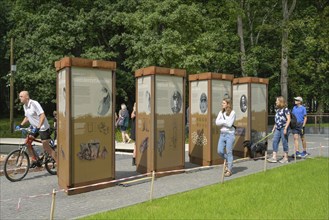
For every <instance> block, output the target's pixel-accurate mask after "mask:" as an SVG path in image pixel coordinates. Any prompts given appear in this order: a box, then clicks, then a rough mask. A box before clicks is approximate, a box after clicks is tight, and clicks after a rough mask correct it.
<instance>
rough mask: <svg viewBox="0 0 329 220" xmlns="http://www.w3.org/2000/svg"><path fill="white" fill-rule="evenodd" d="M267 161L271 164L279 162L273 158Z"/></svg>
mask: <svg viewBox="0 0 329 220" xmlns="http://www.w3.org/2000/svg"><path fill="white" fill-rule="evenodd" d="M267 161H268V162H270V163H276V162H278V161H277V159H275V158H273V157H271V158H269V159H267Z"/></svg>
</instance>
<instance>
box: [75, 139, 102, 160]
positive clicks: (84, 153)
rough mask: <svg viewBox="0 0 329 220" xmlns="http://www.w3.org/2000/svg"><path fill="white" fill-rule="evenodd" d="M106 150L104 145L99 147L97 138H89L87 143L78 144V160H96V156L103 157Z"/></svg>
mask: <svg viewBox="0 0 329 220" xmlns="http://www.w3.org/2000/svg"><path fill="white" fill-rule="evenodd" d="M107 154H108V152H107V150H106V147H105V146H104V147H103V149H102V150H101V149H100V144H99V141H98V140H91V141H90V142H88V143H81V144H80V152H78V154H77V156H78V157H79V159H80V160H96V159H97V158H101V159H105V158H106V156H107Z"/></svg>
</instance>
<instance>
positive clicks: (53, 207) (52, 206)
mask: <svg viewBox="0 0 329 220" xmlns="http://www.w3.org/2000/svg"><path fill="white" fill-rule="evenodd" d="M55 198H56V191H55V189H53V194H52V201H51V209H50V217H49V218H50V219H51V220H52V219H54V210H55Z"/></svg>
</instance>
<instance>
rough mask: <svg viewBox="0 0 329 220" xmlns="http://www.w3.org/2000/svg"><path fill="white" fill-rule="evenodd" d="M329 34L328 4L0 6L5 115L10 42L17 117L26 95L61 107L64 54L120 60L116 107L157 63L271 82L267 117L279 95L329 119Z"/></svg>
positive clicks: (214, 0)
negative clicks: (59, 72)
mask: <svg viewBox="0 0 329 220" xmlns="http://www.w3.org/2000/svg"><path fill="white" fill-rule="evenodd" d="M328 36H329V1H327V0H300V1H297V0H281V1H277V0H261V1H260V0H208V1H206V0H93V1H87V0H74V1H73V0H72V1H70V0H0V66H1V68H0V84H1V93H0V98H1V99H0V100H1V103H0V104H1V108H0V115H1V116H4V117H8V116H9V106H10V105H9V78H10V74H9V73H10V39H11V38H14V60H15V64H16V65H17V70H16V72H15V76H14V78H15V84H14V91H15V114H20V115H21V114H22V112H21V111H22V110H21V105H20V104H19V100H18V93H19V91H21V90H28V91H30V95H31V97H32V98H33V99H35V100H38V101H39V102H40V103H41V105H42V106H43V107H44V109H45V111H46V113H47V114H48V115H49V114H51V113H52V111H53V110H55V109H56V74H55V73H56V71H55V67H54V62H55V61H57V60H60V59H61V58H63V57H65V56H71V57H83V58H88V59H98V60H110V61H116V62H117V71H116V76H117V78H116V86H117V94H116V104H117V107H116V110H118V109H119V105H120V104H121V103H126V104H127V105H128V108H129V109H130V110H131V109H132V105H133V103H134V101H135V77H134V72H135V70H137V69H139V68H142V67H147V66H153V65H156V66H162V67H171V68H183V69H186V70H187V73H188V74H195V73H202V72H217V73H227V74H234V76H235V77H242V76H255V77H265V78H269V97H268V99H269V100H268V103H269V113H273V109H274V108H273V105H274V103H275V98H276V96H279V95H283V96H284V97H286V98H287V99H288V100H289V105H290V107H291V105H292V104H293V97H294V96H302V97H303V98H304V100H305V101H304V104H305V105H306V107H307V109H308V112H316V113H323V112H329V99H328V94H329V83H328V77H329V37H328ZM187 85H188V84H187ZM187 95H188V94H187Z"/></svg>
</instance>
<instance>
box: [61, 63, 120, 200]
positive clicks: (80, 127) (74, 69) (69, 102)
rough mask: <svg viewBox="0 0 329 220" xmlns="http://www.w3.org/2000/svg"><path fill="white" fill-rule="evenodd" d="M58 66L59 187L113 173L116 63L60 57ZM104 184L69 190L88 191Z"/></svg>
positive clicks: (109, 177)
mask: <svg viewBox="0 0 329 220" xmlns="http://www.w3.org/2000/svg"><path fill="white" fill-rule="evenodd" d="M55 66H56V70H57V112H58V114H57V115H58V136H57V146H58V149H57V152H58V172H57V173H58V180H59V185H60V186H61V187H62V188H64V189H70V188H74V187H78V186H84V185H89V184H92V183H97V182H103V181H108V180H113V179H114V178H115V161H114V159H115V147H114V142H115V140H114V137H115V135H114V120H115V119H114V117H113V116H114V101H115V99H114V97H113V94H115V73H114V70H115V68H116V63H115V62H110V61H97V60H87V59H81V58H63V59H61V60H60V61H58V62H56V64H55ZM106 186H109V185H106V184H105V185H102V186H97V187H96V186H95V187H89V188H84V189H81V190H69V191H68V194H75V193H79V192H85V191H90V190H94V189H98V188H103V187H106Z"/></svg>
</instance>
